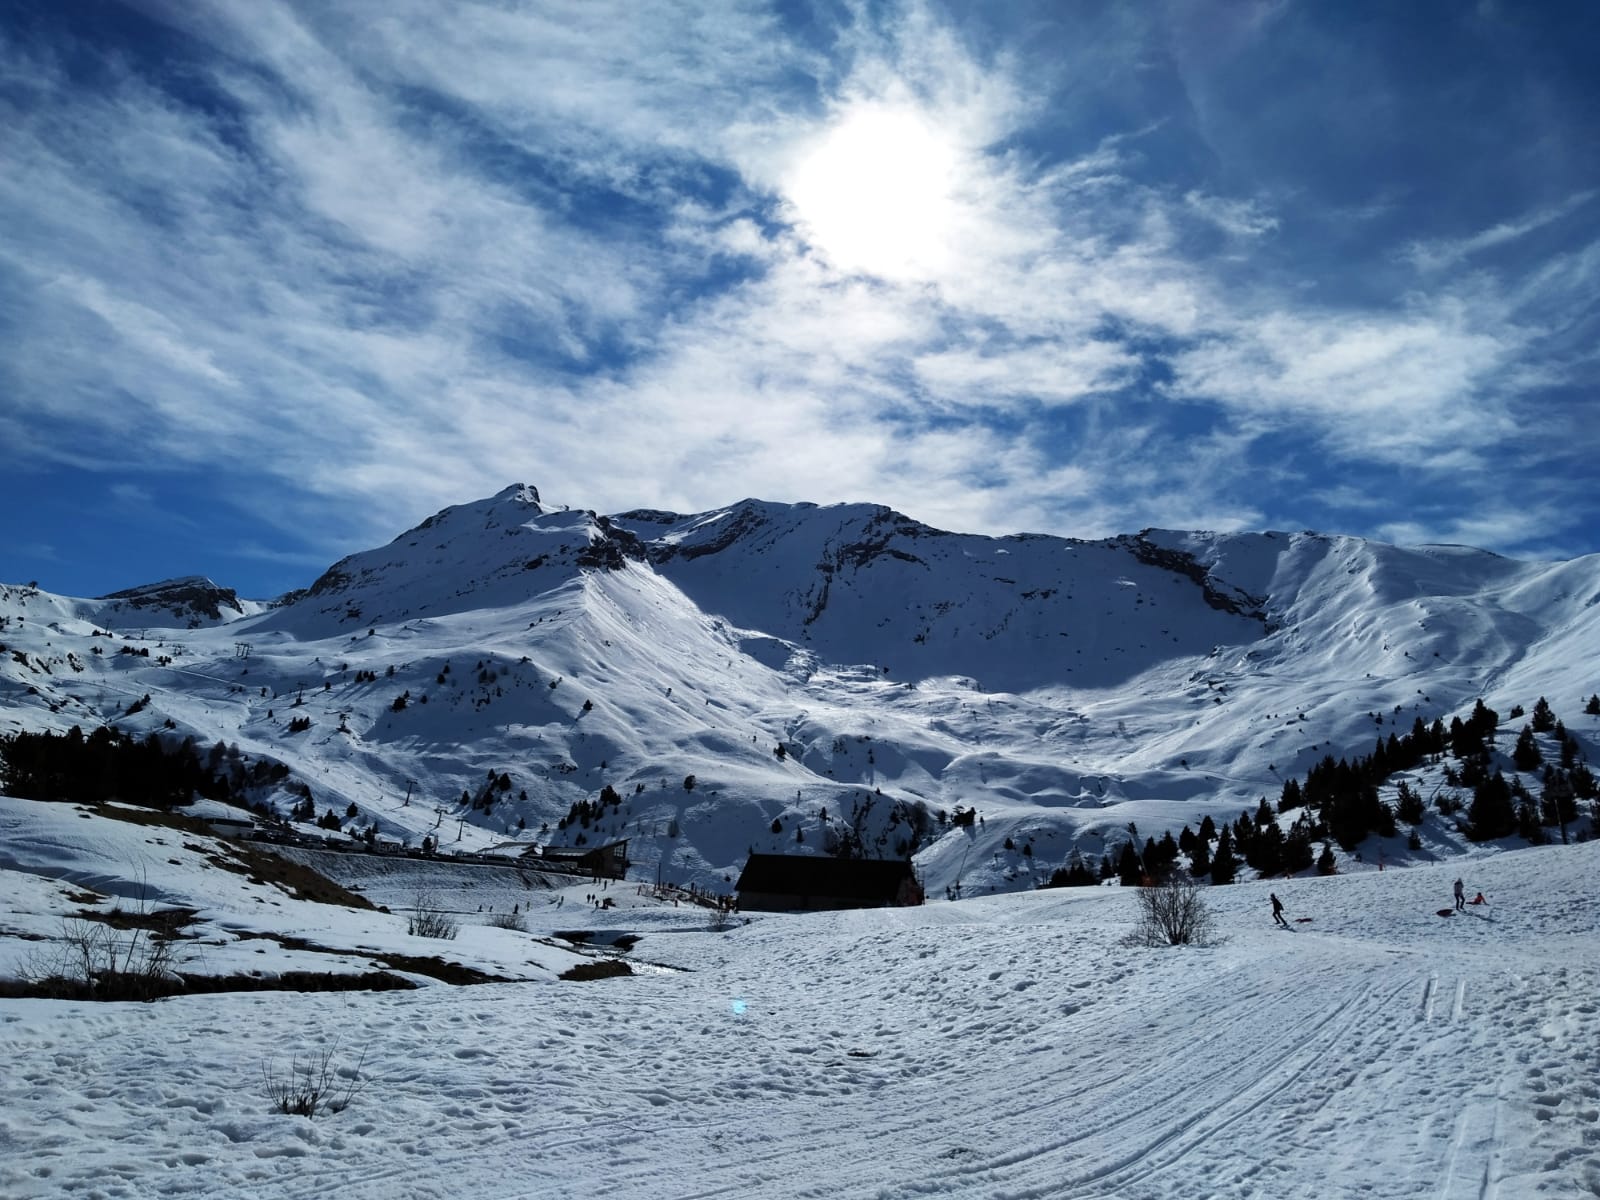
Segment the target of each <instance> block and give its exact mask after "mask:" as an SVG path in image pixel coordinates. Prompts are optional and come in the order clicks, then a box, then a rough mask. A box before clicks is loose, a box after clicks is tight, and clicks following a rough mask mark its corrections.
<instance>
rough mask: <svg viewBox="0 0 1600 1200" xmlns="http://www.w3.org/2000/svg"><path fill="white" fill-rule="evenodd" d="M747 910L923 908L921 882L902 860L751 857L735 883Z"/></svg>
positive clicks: (805, 856) (741, 901)
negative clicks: (921, 905) (907, 906)
mask: <svg viewBox="0 0 1600 1200" xmlns="http://www.w3.org/2000/svg"><path fill="white" fill-rule="evenodd" d="M734 888H735V890H736V891H737V892H738V894H739V908H740V910H741V911H747V912H815V911H819V910H823V909H832V908H885V907H890V906H905V905H912V904H921V903H922V901H923V893H922V883H921V882H920V881H919V880H918V879H917V876H916V872H915V871H913V870H912V869H911V864H910V863H909V862H907V861H906V860H904V859H884V858H826V857H819V856H814V855H801V854H752V855H751V856H750V860H749V861H748V862H747V863H745V866H744V870H743V871H742V872H741V873H740V875H739V882H738V883H737V884H735V885H734Z"/></svg>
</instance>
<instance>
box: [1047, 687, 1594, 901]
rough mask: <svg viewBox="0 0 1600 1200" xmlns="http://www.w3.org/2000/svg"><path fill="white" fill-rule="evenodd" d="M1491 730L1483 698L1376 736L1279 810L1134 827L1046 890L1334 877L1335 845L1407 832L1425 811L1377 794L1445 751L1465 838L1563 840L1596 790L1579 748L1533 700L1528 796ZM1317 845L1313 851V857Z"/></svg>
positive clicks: (1518, 764)
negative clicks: (1545, 743)
mask: <svg viewBox="0 0 1600 1200" xmlns="http://www.w3.org/2000/svg"><path fill="white" fill-rule="evenodd" d="M1584 711H1585V712H1590V713H1591V715H1600V696H1592V697H1591V698H1590V702H1589V705H1588V706H1587V707H1586V708H1585V710H1584ZM1511 715H1512V717H1513V718H1516V717H1520V716H1522V715H1523V710H1522V709H1521V708H1520V707H1518V708H1515V709H1513V710H1512V713H1511ZM1499 725H1500V715H1499V713H1497V712H1496V711H1495V710H1494V709H1492V708H1490V707H1488V705H1486V704H1484V702H1483V701H1482V700H1479V701H1478V702H1477V703H1476V704H1475V705H1474V706H1473V709H1472V712H1471V713H1470V714H1469V715H1468V716H1467V717H1466V718H1465V719H1463V718H1461V717H1455V718H1453V719H1452V720H1451V722H1450V724H1449V725H1448V726H1446V725H1445V723H1444V721H1443V720H1442V719H1436V720H1435V721H1434V722H1433V724H1432V725H1429V724H1427V723H1426V722H1424V721H1423V720H1422V718H1421V717H1418V718H1417V719H1416V720H1415V721H1414V722H1413V723H1412V726H1411V729H1410V731H1409V732H1408V733H1404V734H1393V733H1392V734H1390V735H1389V736H1388V737H1387V738H1379V739H1378V740H1377V743H1376V745H1375V746H1374V747H1373V750H1372V753H1371V754H1369V755H1367V756H1365V757H1356V758H1354V759H1343V758H1341V759H1338V760H1335V759H1334V758H1333V756H1332V755H1331V754H1330V755H1326V756H1324V757H1323V759H1322V760H1321V761H1320V762H1319V763H1317V764H1316V765H1315V766H1313V767H1312V768H1311V769H1310V771H1308V772H1307V773H1306V778H1305V781H1304V782H1303V783H1302V782H1301V781H1300V780H1298V779H1293V778H1291V779H1288V780H1286V781H1285V782H1284V785H1283V791H1282V794H1281V795H1280V797H1279V800H1278V808H1277V812H1276V813H1275V812H1274V811H1273V808H1272V805H1271V804H1270V803H1268V801H1267V799H1266V797H1265V796H1263V797H1262V798H1261V803H1260V805H1259V806H1258V807H1257V809H1256V811H1255V813H1253V814H1251V813H1248V812H1242V813H1240V814H1239V818H1238V820H1236V821H1234V822H1233V823H1232V824H1223V825H1222V826H1220V827H1218V826H1217V825H1216V823H1215V822H1214V821H1213V820H1212V819H1211V817H1209V816H1207V817H1206V818H1205V819H1204V820H1203V821H1201V822H1200V828H1199V830H1198V831H1195V830H1191V829H1190V828H1189V827H1188V826H1187V825H1185V826H1184V827H1183V831H1182V832H1181V833H1180V834H1179V835H1178V837H1177V838H1176V839H1174V838H1173V836H1172V834H1171V832H1170V831H1169V832H1167V833H1165V834H1163V835H1162V837H1161V839H1160V840H1157V839H1154V838H1147V839H1146V840H1145V842H1144V846H1143V850H1142V852H1141V850H1140V847H1139V840H1138V830H1137V829H1136V828H1134V827H1133V826H1131V825H1130V826H1129V827H1128V831H1129V834H1130V838H1129V840H1128V841H1127V842H1126V843H1125V844H1124V845H1123V847H1122V849H1121V851H1120V853H1118V854H1117V855H1115V856H1113V855H1111V854H1106V855H1105V856H1103V857H1102V858H1101V860H1100V862H1099V864H1098V866H1095V865H1093V864H1092V863H1091V862H1090V861H1086V860H1085V859H1084V858H1083V857H1082V856H1081V855H1080V854H1079V853H1078V852H1077V851H1076V850H1074V851H1073V853H1072V856H1071V857H1070V858H1069V859H1068V861H1067V864H1066V865H1065V866H1064V867H1060V868H1058V869H1057V870H1056V871H1055V872H1054V873H1053V874H1052V875H1051V877H1050V881H1049V882H1048V883H1047V884H1046V885H1045V886H1046V887H1090V886H1093V885H1095V884H1097V883H1100V882H1102V881H1105V880H1109V879H1113V878H1115V879H1118V880H1120V881H1121V882H1122V883H1123V884H1124V885H1127V886H1130V887H1137V886H1140V885H1145V886H1148V885H1149V884H1152V883H1159V882H1161V881H1162V880H1164V879H1165V878H1167V877H1168V876H1169V875H1170V874H1171V873H1172V871H1173V870H1174V869H1176V867H1177V863H1178V859H1179V857H1180V855H1186V856H1187V857H1188V859H1189V866H1188V869H1189V872H1190V874H1191V875H1192V876H1194V877H1195V878H1197V879H1202V878H1207V879H1210V881H1211V882H1212V883H1218V884H1222V883H1231V882H1233V880H1234V878H1235V877H1236V876H1237V874H1238V872H1239V870H1240V868H1241V866H1248V867H1250V868H1251V869H1253V870H1255V871H1257V872H1258V873H1259V874H1261V875H1263V876H1270V875H1278V874H1293V873H1296V872H1299V871H1304V870H1306V869H1307V868H1309V867H1312V866H1315V867H1316V868H1317V869H1318V871H1320V872H1322V873H1324V874H1331V873H1332V872H1333V871H1334V870H1335V867H1336V859H1335V857H1334V854H1333V847H1332V845H1331V843H1332V842H1338V843H1339V845H1340V846H1342V847H1343V848H1344V849H1345V850H1354V849H1355V848H1356V847H1357V846H1359V845H1360V844H1361V842H1362V841H1363V840H1365V839H1366V838H1367V837H1369V836H1370V835H1372V834H1377V835H1378V836H1380V837H1394V836H1395V835H1396V833H1397V832H1398V828H1399V827H1398V822H1401V821H1403V822H1405V823H1406V824H1408V825H1411V826H1413V827H1415V826H1417V825H1420V824H1421V823H1422V821H1423V818H1424V816H1425V815H1426V812H1427V805H1426V803H1425V801H1424V800H1423V798H1422V797H1421V796H1420V795H1419V794H1418V793H1417V792H1416V790H1415V789H1413V788H1412V787H1411V786H1410V785H1409V784H1408V783H1406V782H1404V781H1402V782H1401V783H1400V786H1399V788H1398V790H1397V792H1396V796H1395V801H1394V803H1393V805H1391V804H1389V803H1388V802H1386V801H1384V800H1383V799H1382V797H1381V795H1380V793H1379V788H1380V786H1381V785H1382V784H1384V783H1385V782H1386V781H1387V780H1388V779H1389V778H1390V777H1391V776H1393V775H1394V774H1396V773H1398V772H1401V771H1408V770H1412V769H1414V768H1416V767H1418V766H1421V765H1422V764H1423V763H1425V762H1437V761H1439V759H1441V758H1442V757H1443V756H1444V755H1445V754H1446V753H1448V754H1450V755H1451V756H1452V757H1453V758H1454V759H1455V760H1457V761H1456V763H1455V764H1452V765H1451V766H1448V767H1446V769H1445V782H1446V783H1447V784H1449V785H1450V786H1451V787H1470V788H1472V800H1471V803H1470V804H1468V805H1465V807H1466V809H1467V813H1466V823H1465V825H1464V829H1465V831H1466V833H1467V835H1468V836H1469V837H1471V838H1473V839H1474V840H1476V841H1489V840H1491V839H1494V838H1501V837H1508V836H1510V835H1512V834H1518V835H1520V836H1522V837H1525V838H1527V840H1528V841H1530V842H1532V843H1535V844H1538V843H1542V842H1546V841H1549V840H1550V835H1549V833H1548V832H1547V831H1548V830H1550V829H1552V828H1559V829H1560V831H1561V840H1562V841H1563V842H1565V841H1566V840H1567V830H1568V827H1569V826H1571V825H1574V824H1575V823H1576V822H1577V821H1578V820H1579V815H1580V814H1579V809H1578V801H1580V800H1591V801H1592V800H1594V799H1595V798H1596V797H1597V795H1600V787H1597V785H1596V780H1595V776H1594V773H1593V772H1592V771H1591V770H1590V768H1589V765H1588V763H1587V762H1586V761H1584V754H1583V749H1582V747H1581V746H1580V745H1579V743H1578V740H1577V739H1576V738H1574V737H1573V736H1572V735H1571V734H1570V733H1569V732H1568V731H1567V728H1566V726H1565V725H1564V724H1563V723H1562V722H1561V720H1560V719H1559V718H1557V717H1556V715H1555V713H1554V712H1553V711H1551V708H1550V705H1549V703H1548V702H1547V701H1546V700H1545V698H1544V697H1543V696H1541V697H1540V698H1539V700H1538V702H1537V703H1536V704H1535V705H1534V706H1533V712H1532V714H1531V716H1530V718H1529V721H1528V723H1527V724H1526V725H1524V726H1523V728H1522V731H1521V732H1520V733H1519V734H1518V736H1517V742H1516V745H1515V747H1514V748H1513V750H1512V752H1511V760H1512V764H1513V766H1515V768H1516V770H1517V771H1519V772H1523V773H1529V772H1532V771H1535V770H1538V769H1539V768H1540V767H1541V766H1542V767H1543V768H1544V773H1543V779H1542V789H1541V794H1540V796H1538V797H1537V798H1536V797H1535V796H1534V795H1533V794H1532V792H1531V791H1530V790H1529V789H1528V788H1527V786H1526V785H1525V784H1524V783H1523V782H1522V780H1521V778H1520V777H1517V778H1514V779H1512V780H1509V781H1508V780H1507V779H1506V778H1505V775H1504V772H1503V771H1501V770H1500V769H1499V768H1497V767H1496V766H1495V763H1494V737H1495V733H1496V731H1497V730H1498V728H1499ZM1540 733H1543V734H1549V735H1550V736H1551V737H1553V738H1554V740H1555V741H1556V743H1557V745H1559V746H1560V748H1561V750H1560V763H1559V764H1555V763H1546V762H1545V760H1544V753H1543V751H1541V750H1540V749H1539V744H1538V741H1537V739H1536V738H1535V736H1534V735H1535V734H1540ZM1438 806H1439V808H1440V811H1441V812H1443V813H1445V814H1446V815H1450V814H1451V813H1453V812H1455V811H1457V810H1458V809H1459V808H1460V807H1462V806H1463V801H1461V799H1460V798H1459V797H1458V796H1456V795H1453V794H1452V795H1450V796H1445V797H1440V798H1439V799H1438ZM1296 811H1298V813H1299V815H1298V816H1297V817H1296V818H1295V820H1294V823H1293V824H1292V825H1291V826H1290V827H1289V829H1288V831H1287V832H1285V831H1284V829H1283V826H1282V824H1281V823H1280V821H1279V820H1278V815H1279V814H1283V813H1290V812H1296ZM1597 822H1600V817H1597ZM1412 836H1413V838H1415V837H1416V835H1415V834H1413V835H1412ZM1318 842H1321V843H1322V852H1321V853H1320V854H1317V853H1316V851H1315V846H1316V844H1317V843H1318ZM1413 846H1414V848H1415V847H1417V846H1420V842H1415V841H1414V843H1413Z"/></svg>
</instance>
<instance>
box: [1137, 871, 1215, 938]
mask: <svg viewBox="0 0 1600 1200" xmlns="http://www.w3.org/2000/svg"><path fill="white" fill-rule="evenodd" d="M1138 898H1139V923H1138V924H1137V925H1136V926H1134V929H1133V932H1132V933H1130V934H1129V935H1128V936H1127V938H1126V941H1127V944H1128V945H1130V946H1215V945H1217V944H1218V943H1219V942H1220V941H1221V939H1220V938H1219V937H1218V936H1217V934H1216V923H1215V921H1214V920H1213V919H1212V915H1211V908H1210V906H1209V905H1208V904H1207V903H1206V900H1205V893H1204V889H1203V888H1201V886H1200V885H1199V884H1197V883H1195V881H1194V880H1193V879H1192V878H1188V877H1186V876H1184V875H1183V874H1182V873H1179V874H1177V875H1174V876H1173V877H1172V878H1171V879H1169V880H1168V881H1167V882H1166V883H1162V884H1157V885H1156V886H1154V887H1144V888H1140V889H1139V890H1138Z"/></svg>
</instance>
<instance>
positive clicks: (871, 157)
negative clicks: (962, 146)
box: [784, 106, 957, 279]
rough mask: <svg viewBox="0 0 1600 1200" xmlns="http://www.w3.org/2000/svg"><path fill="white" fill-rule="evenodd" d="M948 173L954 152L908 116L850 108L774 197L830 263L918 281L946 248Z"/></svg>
mask: <svg viewBox="0 0 1600 1200" xmlns="http://www.w3.org/2000/svg"><path fill="white" fill-rule="evenodd" d="M956 167H957V155H956V151H955V149H954V147H953V146H952V145H951V144H950V142H949V141H948V140H946V139H945V138H942V137H941V136H940V135H939V133H938V131H937V130H936V129H934V128H933V127H932V126H931V125H930V124H929V123H928V122H927V121H926V120H925V119H924V118H922V117H921V116H919V115H918V114H917V113H915V112H912V111H908V110H906V109H901V108H888V107H881V106H869V107H860V108H856V109H854V110H852V111H850V112H848V113H847V114H846V115H845V116H844V118H843V119H842V120H841V121H839V123H838V124H836V125H835V126H834V127H833V128H832V129H831V130H829V131H828V133H827V134H826V135H825V136H824V137H823V139H822V140H821V142H819V143H818V144H817V146H816V147H815V148H814V149H813V150H812V151H811V152H810V153H809V154H807V155H806V157H804V158H803V159H801V160H800V163H799V165H798V166H797V167H796V168H795V169H794V171H793V172H792V173H791V174H790V176H789V177H788V179H787V181H786V183H785V187H784V191H785V192H786V193H787V195H788V198H789V201H790V202H791V203H792V204H793V205H794V207H795V210H796V211H797V213H798V214H799V217H800V223H801V225H802V227H803V229H804V232H805V233H806V235H807V237H808V239H809V241H810V242H811V244H812V245H813V246H815V247H816V248H817V249H818V250H820V251H821V252H822V253H823V254H824V255H826V256H827V258H828V259H829V261H831V262H832V263H833V264H834V265H835V266H836V267H838V268H840V269H841V270H845V271H865V272H867V273H870V274H874V275H881V276H884V277H885V278H890V279H926V278H929V277H932V276H934V275H937V274H938V273H939V271H940V268H941V267H942V266H943V265H944V263H945V261H946V260H947V258H948V256H949V254H950V251H951V249H952V246H951V238H952V237H953V236H954V233H955V219H954V218H955V203H954V201H953V199H952V192H953V189H954V187H955V183H956V174H957V171H956Z"/></svg>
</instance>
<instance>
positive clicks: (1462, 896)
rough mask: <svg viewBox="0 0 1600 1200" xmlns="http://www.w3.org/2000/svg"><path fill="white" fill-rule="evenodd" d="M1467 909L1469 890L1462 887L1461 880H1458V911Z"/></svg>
mask: <svg viewBox="0 0 1600 1200" xmlns="http://www.w3.org/2000/svg"><path fill="white" fill-rule="evenodd" d="M1466 907H1467V889H1466V888H1465V887H1464V886H1463V885H1462V883H1461V880H1459V879H1458V880H1456V911H1457V912H1461V911H1462V910H1463V909H1465V908H1466Z"/></svg>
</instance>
